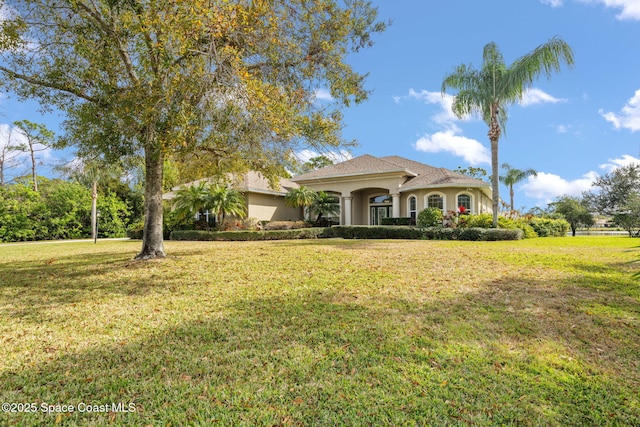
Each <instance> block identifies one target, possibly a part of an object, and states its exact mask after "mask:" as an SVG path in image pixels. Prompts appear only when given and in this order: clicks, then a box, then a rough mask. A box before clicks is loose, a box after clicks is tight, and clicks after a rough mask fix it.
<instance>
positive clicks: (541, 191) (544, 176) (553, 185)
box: [522, 171, 598, 203]
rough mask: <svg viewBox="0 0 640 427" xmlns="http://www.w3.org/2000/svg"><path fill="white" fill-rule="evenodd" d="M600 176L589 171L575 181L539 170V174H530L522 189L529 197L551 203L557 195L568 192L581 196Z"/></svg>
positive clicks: (571, 194)
mask: <svg viewBox="0 0 640 427" xmlns="http://www.w3.org/2000/svg"><path fill="white" fill-rule="evenodd" d="M597 178H598V173H597V172H593V171H589V172H587V173H586V174H584V175H583V176H582V177H581V178H578V179H575V180H573V181H567V180H566V179H564V178H562V177H560V176H559V175H555V174H552V173H546V172H538V176H530V177H529V178H527V182H526V183H524V184H523V185H522V189H523V190H524V193H525V195H526V196H527V197H531V198H533V199H537V200H539V201H541V202H543V203H551V202H552V201H553V200H554V199H555V198H556V197H561V196H564V195H565V194H568V195H570V196H580V195H581V194H582V193H583V192H584V191H588V190H589V189H590V188H591V184H592V183H593V181H595V180H596V179H597Z"/></svg>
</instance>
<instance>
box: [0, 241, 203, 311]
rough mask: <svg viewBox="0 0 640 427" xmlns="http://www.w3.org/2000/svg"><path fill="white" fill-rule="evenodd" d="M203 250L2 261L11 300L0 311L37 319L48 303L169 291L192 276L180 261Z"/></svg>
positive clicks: (0, 284)
mask: <svg viewBox="0 0 640 427" xmlns="http://www.w3.org/2000/svg"><path fill="white" fill-rule="evenodd" d="M205 253H206V252H205V251H204V250H202V251H200V250H189V251H180V250H177V251H175V252H174V253H172V254H171V255H170V256H168V257H167V258H165V259H159V260H153V261H136V260H134V259H133V256H132V255H131V254H129V253H122V251H110V250H101V251H99V252H95V253H92V252H84V253H77V254H70V255H59V256H55V257H50V258H46V259H35V260H27V261H10V262H5V263H0V293H2V296H3V298H4V299H6V300H7V301H11V305H7V306H5V307H0V313H2V314H3V315H6V316H15V317H23V318H35V319H37V318H38V316H39V315H40V313H41V311H42V309H43V308H46V307H50V306H58V305H71V304H77V303H81V302H84V301H88V300H100V299H109V298H113V297H118V296H136V295H137V296H144V295H151V294H156V293H170V292H171V291H172V290H174V289H175V288H176V286H178V283H179V282H180V281H181V280H183V279H184V277H185V276H188V272H182V273H179V274H176V272H175V269H174V267H175V264H176V262H178V261H179V260H180V258H181V257H187V256H189V257H190V256H198V255H203V254H205Z"/></svg>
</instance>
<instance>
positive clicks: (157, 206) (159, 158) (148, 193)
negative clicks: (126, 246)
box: [136, 141, 165, 259]
mask: <svg viewBox="0 0 640 427" xmlns="http://www.w3.org/2000/svg"><path fill="white" fill-rule="evenodd" d="M144 163H145V185H144V231H143V235H142V251H140V253H139V254H138V255H137V256H136V259H152V258H164V257H165V253H164V240H163V235H162V168H163V163H164V159H163V155H162V150H161V148H160V146H159V143H158V142H157V141H147V143H146V145H145V149H144Z"/></svg>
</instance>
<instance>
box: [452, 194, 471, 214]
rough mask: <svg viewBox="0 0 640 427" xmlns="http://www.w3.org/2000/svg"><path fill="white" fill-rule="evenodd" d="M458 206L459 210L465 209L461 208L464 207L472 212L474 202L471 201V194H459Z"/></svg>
mask: <svg viewBox="0 0 640 427" xmlns="http://www.w3.org/2000/svg"><path fill="white" fill-rule="evenodd" d="M456 202H457V208H458V209H459V210H461V211H462V210H463V209H461V208H464V210H466V211H469V213H471V211H472V209H471V208H472V203H471V196H470V195H469V194H464V193H463V194H458V197H457V200H456Z"/></svg>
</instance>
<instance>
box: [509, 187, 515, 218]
mask: <svg viewBox="0 0 640 427" xmlns="http://www.w3.org/2000/svg"><path fill="white" fill-rule="evenodd" d="M509 199H510V202H511V212H513V211H515V208H514V206H513V184H511V185H509Z"/></svg>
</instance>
